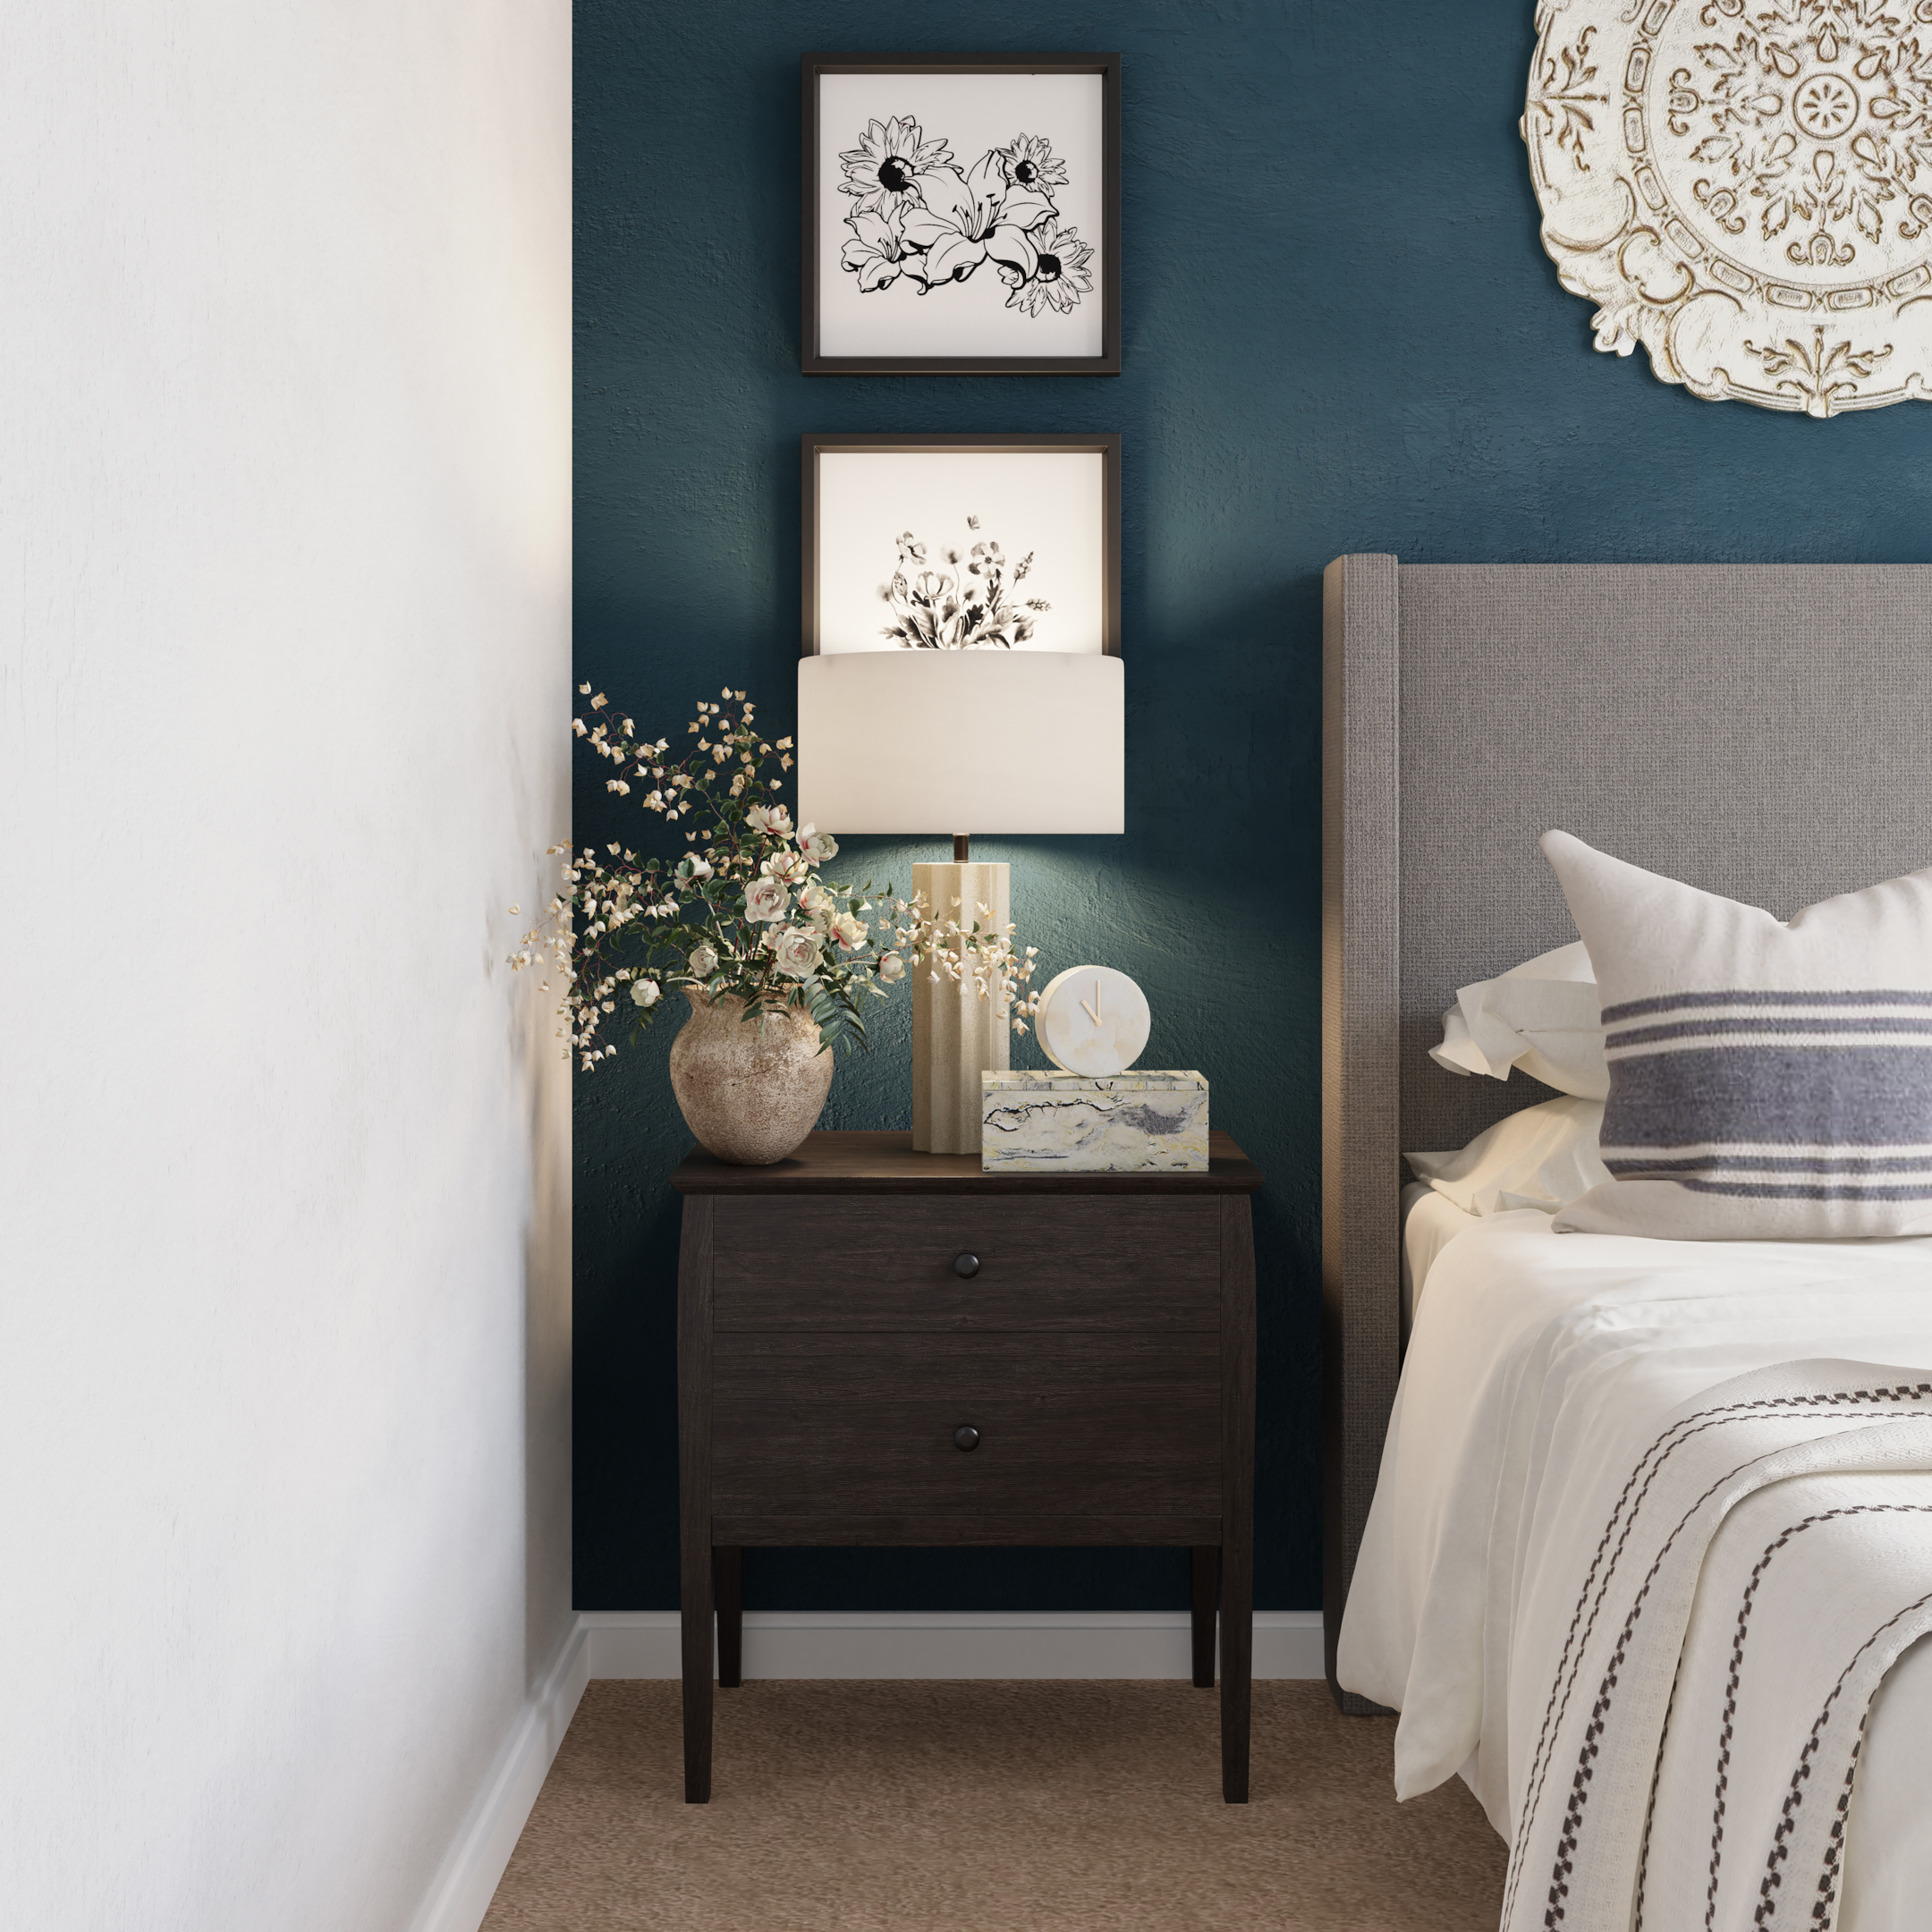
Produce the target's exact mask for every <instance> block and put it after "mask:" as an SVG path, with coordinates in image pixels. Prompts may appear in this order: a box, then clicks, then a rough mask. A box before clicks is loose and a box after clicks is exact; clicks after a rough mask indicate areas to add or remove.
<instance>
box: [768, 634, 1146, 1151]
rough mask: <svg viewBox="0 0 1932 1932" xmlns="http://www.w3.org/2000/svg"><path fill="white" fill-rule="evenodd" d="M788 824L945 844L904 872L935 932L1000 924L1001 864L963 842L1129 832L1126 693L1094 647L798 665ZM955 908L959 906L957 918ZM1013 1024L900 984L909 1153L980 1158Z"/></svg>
mask: <svg viewBox="0 0 1932 1932" xmlns="http://www.w3.org/2000/svg"><path fill="white" fill-rule="evenodd" d="M798 699H799V702H798V758H799V776H798V796H799V822H800V824H801V825H803V824H807V823H810V824H813V825H817V826H820V827H821V828H822V829H824V830H826V831H827V832H830V833H833V834H834V835H841V836H843V835H844V834H846V833H902V834H903V833H911V834H915V835H928V834H930V835H945V834H947V833H950V834H951V835H953V859H952V861H951V863H934V864H929V865H919V864H915V865H914V867H913V868H912V884H913V889H914V890H915V891H916V892H923V893H924V894H926V897H927V901H928V904H929V905H930V906H931V907H932V909H933V913H934V916H935V917H936V919H939V920H940V921H941V922H942V923H944V921H945V920H946V919H958V920H959V922H960V923H961V925H962V926H970V924H971V923H972V919H973V917H974V912H975V909H976V908H977V907H979V906H982V905H984V906H987V907H990V908H991V913H992V918H993V919H995V920H996V921H997V923H998V924H999V926H1000V927H1001V928H1004V926H1005V925H1006V923H1007V921H1008V919H1010V917H1011V914H1010V912H1009V910H1008V908H1009V905H1010V902H1011V897H1012V894H1011V890H1010V884H1009V869H1008V868H1007V867H1006V866H1004V865H988V864H976V863H974V862H973V860H972V859H971V856H970V850H969V845H968V841H969V839H970V835H972V834H973V833H975V832H981V833H987V832H1003V833H1004V832H1020V833H1048V832H1113V833H1118V832H1122V831H1124V830H1125V829H1126V819H1125V814H1126V775H1125V750H1124V744H1125V720H1126V683H1125V679H1124V676H1123V671H1122V666H1121V660H1120V658H1119V657H1114V656H1108V655H1103V654H1101V653H1099V652H1097V651H1095V652H1086V653H1080V654H1063V653H1058V652H1052V651H1040V650H1015V651H994V650H884V651H881V650H863V651H847V652H834V653H830V654H828V655H825V656H815V657H801V659H800V660H799V684H798ZM955 903H956V905H957V908H958V910H957V911H954V906H955ZM1012 1038H1013V1036H1012V1031H1011V1027H1010V1021H1009V1016H1008V1014H1007V1013H1006V1012H1005V1011H1004V1009H1000V1008H998V1007H997V1006H996V1003H995V1002H994V1001H993V1000H991V999H984V1000H982V999H981V998H980V997H979V995H978V994H977V993H976V992H975V991H974V989H973V986H972V983H971V981H970V979H968V980H965V981H963V982H958V983H955V982H954V981H953V980H951V979H946V978H945V976H944V975H942V976H941V977H940V979H939V982H938V984H937V985H935V984H934V983H933V979H932V975H931V973H930V971H929V970H918V971H916V972H915V973H914V974H913V976H912V1145H913V1146H914V1147H915V1148H918V1149H919V1151H920V1152H921V1153H930V1154H976V1153H978V1152H979V1140H980V1111H981V1110H980V1089H979V1076H980V1074H981V1073H982V1072H1005V1071H1006V1070H1007V1068H1008V1066H1009V1064H1010V1059H1009V1055H1010V1048H1011V1041H1012Z"/></svg>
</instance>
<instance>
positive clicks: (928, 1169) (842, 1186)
mask: <svg viewBox="0 0 1932 1932" xmlns="http://www.w3.org/2000/svg"><path fill="white" fill-rule="evenodd" d="M671 1184H672V1186H674V1188H676V1189H677V1190H678V1191H679V1192H681V1193H684V1194H718V1195H727V1194H783V1195H789V1196H797V1195H801V1194H974V1195H989V1196H990V1195H998V1194H1052V1195H1067V1194H1106V1195H1122V1194H1162V1195H1167V1194H1183V1195H1184V1194H1252V1193H1253V1192H1254V1191H1255V1190H1256V1189H1257V1188H1258V1187H1259V1186H1260V1185H1261V1170H1260V1169H1259V1168H1258V1167H1257V1166H1256V1165H1254V1163H1253V1162H1252V1161H1250V1159H1249V1158H1248V1157H1247V1156H1246V1155H1245V1154H1243V1153H1242V1152H1241V1149H1240V1148H1238V1147H1236V1146H1235V1144H1234V1142H1233V1139H1232V1138H1231V1137H1230V1136H1229V1135H1227V1134H1224V1133H1220V1132H1215V1133H1210V1134H1209V1135H1208V1172H1207V1173H1206V1174H986V1173H983V1172H982V1171H981V1170H980V1166H979V1156H978V1155H977V1154H915V1153H914V1152H913V1151H912V1136H911V1134H909V1133H815V1134H813V1135H811V1136H810V1137H809V1139H808V1140H806V1142H805V1145H804V1146H803V1147H801V1148H800V1149H799V1150H798V1152H797V1153H796V1154H794V1155H792V1157H791V1158H790V1159H789V1160H782V1161H777V1162H775V1163H774V1164H773V1165H771V1166H769V1167H733V1166H732V1165H729V1164H728V1163H727V1162H724V1161H721V1160H716V1159H714V1158H713V1157H711V1156H710V1155H708V1154H707V1153H705V1152H704V1150H703V1149H702V1148H693V1149H692V1150H691V1153H689V1154H688V1155H686V1156H685V1157H684V1159H683V1160H682V1162H681V1163H680V1164H679V1165H678V1167H677V1169H676V1171H675V1172H674V1174H672V1176H671Z"/></svg>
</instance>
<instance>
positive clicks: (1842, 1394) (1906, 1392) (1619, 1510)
mask: <svg viewBox="0 0 1932 1932" xmlns="http://www.w3.org/2000/svg"><path fill="white" fill-rule="evenodd" d="M1928 1397H1932V1382H1919V1383H1911V1384H1905V1383H1901V1384H1899V1385H1896V1386H1895V1387H1888V1388H1875V1389H1826V1390H1818V1391H1817V1392H1815V1393H1813V1394H1809V1395H1767V1396H1759V1397H1756V1398H1754V1399H1753V1400H1751V1401H1749V1402H1728V1403H1725V1404H1723V1405H1721V1406H1719V1407H1717V1408H1714V1409H1700V1410H1697V1411H1693V1412H1692V1413H1691V1414H1690V1415H1688V1416H1685V1417H1683V1418H1682V1419H1680V1420H1678V1421H1676V1422H1674V1423H1673V1424H1672V1425H1671V1426H1670V1428H1667V1429H1665V1431H1664V1432H1663V1434H1662V1435H1660V1436H1657V1439H1656V1440H1655V1441H1654V1442H1652V1443H1651V1445H1650V1446H1649V1447H1648V1449H1646V1450H1645V1451H1644V1453H1643V1454H1642V1455H1641V1456H1640V1457H1639V1458H1638V1461H1637V1465H1636V1467H1635V1468H1634V1469H1633V1470H1631V1475H1630V1479H1629V1480H1628V1481H1627V1482H1626V1483H1625V1484H1624V1485H1623V1492H1622V1494H1621V1495H1620V1496H1618V1498H1617V1503H1616V1507H1615V1508H1614V1510H1613V1511H1612V1512H1611V1514H1610V1521H1609V1522H1608V1523H1607V1524H1606V1526H1605V1529H1604V1533H1603V1535H1602V1537H1601V1538H1599V1539H1598V1541H1597V1552H1596V1555H1594V1556H1593V1557H1592V1558H1591V1559H1590V1567H1589V1574H1588V1575H1587V1576H1586V1577H1585V1578H1584V1580H1583V1588H1582V1590H1581V1593H1580V1596H1579V1597H1578V1599H1577V1607H1576V1610H1575V1613H1574V1614H1572V1617H1571V1619H1570V1629H1569V1631H1568V1633H1567V1634H1566V1636H1565V1637H1564V1640H1563V1655H1562V1657H1559V1658H1558V1660H1557V1664H1556V1675H1555V1682H1554V1683H1553V1684H1552V1685H1551V1688H1550V1695H1549V1699H1548V1701H1547V1702H1546V1704H1545V1706H1544V1708H1543V1723H1542V1726H1541V1729H1540V1730H1539V1732H1538V1737H1537V1748H1536V1751H1535V1753H1534V1755H1533V1757H1532V1758H1531V1762H1530V1772H1529V1775H1528V1777H1527V1778H1526V1780H1525V1784H1526V1788H1525V1791H1524V1794H1523V1809H1522V1816H1521V1819H1520V1820H1519V1822H1518V1826H1517V1829H1516V1834H1515V1838H1514V1842H1513V1844H1512V1846H1511V1848H1510V1867H1509V1878H1508V1885H1507V1889H1506V1892H1505V1895H1504V1902H1503V1921H1504V1924H1505V1925H1506V1924H1507V1923H1508V1922H1509V1919H1510V1915H1511V1913H1512V1911H1513V1910H1514V1907H1515V1902H1516V1893H1517V1888H1518V1885H1519V1884H1520V1883H1521V1877H1522V1870H1523V1862H1522V1861H1523V1856H1524V1852H1525V1848H1526V1847H1527V1845H1528V1843H1529V1839H1530V1828H1531V1826H1533V1825H1534V1823H1535V1821H1536V1817H1537V1813H1538V1810H1539V1809H1541V1805H1542V1797H1543V1786H1544V1781H1545V1778H1546V1775H1547V1773H1548V1770H1549V1766H1550V1762H1551V1758H1550V1753H1551V1751H1552V1750H1554V1747H1555V1737H1556V1733H1557V1732H1558V1731H1559V1730H1560V1729H1561V1728H1562V1725H1563V1719H1564V1717H1565V1716H1567V1715H1568V1713H1569V1709H1570V1694H1571V1692H1572V1690H1573V1689H1574V1688H1575V1684H1576V1671H1577V1666H1578V1665H1580V1664H1581V1662H1582V1651H1583V1648H1584V1646H1586V1645H1588V1643H1589V1639H1590V1636H1591V1634H1592V1632H1594V1631H1595V1630H1596V1628H1597V1613H1598V1611H1600V1610H1601V1608H1602V1607H1603V1601H1604V1598H1605V1597H1606V1595H1607V1594H1608V1591H1609V1589H1610V1582H1611V1579H1612V1576H1613V1575H1614V1572H1615V1569H1616V1565H1617V1563H1618V1561H1619V1559H1620V1558H1621V1557H1622V1555H1623V1549H1624V1546H1625V1545H1626V1544H1627V1543H1628V1542H1629V1540H1630V1534H1631V1525H1632V1524H1633V1523H1634V1522H1635V1521H1636V1516H1637V1512H1638V1510H1639V1509H1640V1508H1641V1507H1642V1505H1643V1502H1644V1498H1645V1497H1646V1496H1648V1494H1649V1491H1650V1486H1651V1484H1652V1483H1653V1482H1654V1481H1655V1480H1656V1479H1657V1475H1658V1473H1659V1472H1660V1471H1661V1470H1662V1469H1663V1467H1664V1463H1665V1461H1666V1460H1667V1459H1668V1458H1669V1457H1670V1456H1672V1455H1674V1453H1676V1452H1677V1450H1679V1449H1680V1448H1682V1446H1683V1445H1684V1444H1685V1443H1687V1442H1689V1441H1691V1439H1692V1437H1694V1436H1701V1435H1702V1434H1703V1433H1704V1432H1705V1431H1706V1430H1707V1429H1711V1428H1722V1427H1724V1425H1725V1424H1727V1423H1731V1422H1737V1421H1744V1420H1747V1419H1751V1418H1755V1417H1758V1416H1764V1415H1767V1414H1770V1413H1773V1412H1774V1411H1778V1410H1785V1409H1829V1408H1843V1407H1847V1406H1851V1405H1854V1404H1866V1403H1877V1402H1924V1401H1926V1400H1927V1398H1928ZM1647 1465H1648V1468H1649V1472H1648V1475H1646V1474H1645V1470H1646V1467H1647ZM1748 1467H1749V1464H1748V1463H1740V1464H1739V1465H1738V1470H1733V1471H1732V1472H1731V1475H1732V1476H1734V1475H1736V1474H1737V1473H1738V1472H1739V1470H1742V1469H1745V1468H1748ZM1640 1479H1641V1483H1640ZM1730 1479H1731V1477H1730V1476H1727V1477H1725V1478H1724V1479H1723V1480H1722V1481H1720V1482H1719V1483H1718V1484H1717V1485H1716V1487H1718V1488H1721V1487H1723V1486H1724V1482H1728V1481H1729V1480H1730ZM1632 1490H1635V1491H1636V1492H1637V1493H1636V1496H1635V1498H1634V1500H1632V1497H1631V1491H1632ZM1626 1504H1628V1505H1629V1510H1630V1513H1629V1516H1628V1518H1627V1519H1625V1517H1624V1510H1625V1506H1626ZM1699 1506H1701V1499H1700V1504H1699ZM1695 1513H1696V1508H1695V1507H1693V1509H1692V1510H1691V1514H1692V1515H1694V1514H1695ZM1620 1520H1621V1521H1623V1534H1622V1535H1621V1536H1618V1535H1617V1525H1618V1522H1619V1521H1620ZM1684 1520H1685V1521H1689V1516H1687V1517H1686V1518H1685V1519H1684ZM1682 1527H1683V1525H1682V1523H1680V1524H1679V1525H1678V1530H1682ZM1671 1535H1672V1538H1673V1539H1674V1538H1675V1537H1676V1535H1677V1530H1673V1531H1672V1532H1671ZM1613 1537H1615V1538H1616V1545H1615V1548H1614V1550H1613V1549H1612V1548H1611V1539H1612V1538H1613ZM1668 1548H1669V1545H1668V1544H1666V1545H1665V1551H1667V1550H1668ZM1664 1554H1665V1552H1664V1551H1660V1552H1659V1553H1658V1559H1657V1560H1658V1562H1661V1561H1662V1560H1663V1555H1664ZM1606 1556H1607V1557H1608V1558H1609V1563H1608V1567H1607V1568H1606V1567H1605V1558H1606ZM1598 1572H1602V1582H1601V1583H1600V1584H1597V1576H1598ZM1655 1572H1656V1565H1655V1564H1653V1565H1652V1574H1653V1575H1654V1574H1655ZM1592 1585H1597V1589H1596V1596H1595V1600H1594V1602H1593V1601H1592V1600H1591V1587H1592ZM1648 1589H1649V1578H1648V1577H1647V1578H1646V1579H1645V1582H1644V1588H1643V1590H1641V1591H1640V1593H1639V1596H1638V1609H1639V1610H1640V1609H1641V1606H1642V1601H1643V1597H1644V1595H1645V1594H1646V1593H1648ZM1586 1608H1587V1609H1588V1611H1589V1617H1588V1621H1587V1622H1586V1621H1585V1610H1586ZM1635 1614H1637V1613H1635V1612H1633V1613H1632V1625H1633V1624H1634V1619H1635ZM1579 1625H1581V1626H1582V1633H1581V1640H1580V1641H1579V1637H1578V1626H1579ZM1630 1627H1631V1626H1626V1630H1625V1632H1624V1638H1625V1640H1627V1638H1628V1634H1629V1629H1630ZM1619 1654H1620V1655H1621V1651H1620V1653H1619ZM1572 1657H1573V1658H1574V1662H1572ZM1607 1687H1608V1686H1607V1682H1606V1690H1607ZM1604 1708H1607V1702H1606V1699H1604V1698H1602V1697H1600V1698H1599V1711H1600V1710H1601V1709H1604ZM1600 1729H1601V1726H1600V1724H1596V1723H1595V1722H1594V1720H1593V1725H1592V1733H1591V1737H1590V1738H1587V1739H1586V1741H1585V1745H1584V1752H1583V1761H1582V1765H1581V1766H1580V1767H1579V1770H1578V1772H1577V1775H1576V1778H1575V1779H1573V1780H1572V1792H1571V1809H1572V1811H1573V1812H1574V1813H1575V1814H1576V1815H1577V1822H1578V1823H1579V1825H1580V1815H1581V1801H1580V1799H1579V1798H1578V1795H1577V1789H1576V1787H1577V1785H1578V1784H1585V1783H1587V1779H1588V1772H1587V1767H1588V1765H1589V1760H1590V1759H1591V1758H1594V1757H1595V1756H1596V1745H1595V1743H1594V1741H1593V1739H1594V1735H1595V1733H1596V1732H1597V1731H1598V1730H1600ZM1569 1825H1570V1820H1569V1818H1567V1817H1566V1819H1565V1837H1564V1841H1563V1848H1562V1849H1560V1850H1559V1852H1558V1857H1557V1863H1556V1869H1555V1873H1554V1874H1553V1876H1552V1879H1551V1885H1550V1894H1549V1903H1548V1908H1547V1910H1546V1912H1545V1914H1544V1924H1545V1925H1546V1927H1555V1926H1557V1925H1559V1924H1561V1923H1562V1921H1563V1916H1564V1913H1563V1903H1562V1900H1563V1894H1565V1893H1566V1892H1567V1890H1568V1886H1567V1885H1565V1884H1564V1883H1563V1875H1564V1869H1565V1867H1566V1866H1567V1864H1568V1862H1569V1853H1570V1852H1571V1851H1572V1850H1573V1849H1574V1843H1575V1839H1574V1835H1573V1834H1572V1832H1571V1831H1570V1829H1569Z"/></svg>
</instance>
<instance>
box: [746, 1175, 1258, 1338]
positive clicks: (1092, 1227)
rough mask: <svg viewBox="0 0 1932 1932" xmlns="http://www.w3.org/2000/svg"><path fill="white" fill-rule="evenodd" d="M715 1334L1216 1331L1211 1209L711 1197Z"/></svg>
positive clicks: (1091, 1198) (1216, 1261) (1202, 1204)
mask: <svg viewBox="0 0 1932 1932" xmlns="http://www.w3.org/2000/svg"><path fill="white" fill-rule="evenodd" d="M715 1216H716V1218H715V1220H714V1222H713V1226H712V1234H711V1242H712V1270H713V1272H712V1323H713V1326H715V1327H716V1330H717V1331H718V1333H719V1334H721V1335H722V1334H725V1333H728V1332H731V1331H734V1330H740V1331H751V1332H758V1331H765V1332H779V1331H792V1332H797V1331H807V1332H818V1333H825V1334H836V1333H839V1332H842V1331H845V1332H852V1331H862V1330H878V1329H885V1330H895V1331H906V1332H913V1331H919V1330H926V1331H931V1330H974V1331H984V1332H991V1331H998V1330H1023V1329H1033V1330H1068V1329H1114V1330H1134V1331H1148V1330H1157V1331H1165V1332H1168V1333H1172V1332H1175V1331H1182V1330H1202V1331H1212V1330H1216V1329H1218V1327H1219V1326H1220V1322H1221V1216H1222V1204H1221V1202H1220V1201H1218V1200H1215V1199H1207V1200H1175V1199H1164V1198H1158V1197H1156V1198H1148V1197H1142V1198H1140V1199H1126V1200H1122V1199H1107V1198H1106V1197H1105V1196H1100V1195H1073V1196H1072V1197H1069V1198H1066V1199H1060V1200H1051V1201H1049V1200H1038V1199H1033V1200H1028V1199H1010V1198H996V1199H962V1198H961V1197H959V1196H956V1195H939V1196H936V1197H928V1198H926V1199H900V1200H894V1201H893V1202H892V1203H891V1204H890V1205H889V1206H881V1207H880V1208H877V1209H876V1210H875V1209H870V1208H868V1206H867V1204H866V1203H865V1202H863V1201H856V1200H852V1199H826V1198H813V1197H809V1196H808V1197H807V1198H805V1199H801V1200H779V1199H774V1198H773V1197H772V1196H770V1195H751V1196H747V1197H744V1198H742V1199H724V1200H720V1201H719V1202H718V1203H717V1205H716V1210H715Z"/></svg>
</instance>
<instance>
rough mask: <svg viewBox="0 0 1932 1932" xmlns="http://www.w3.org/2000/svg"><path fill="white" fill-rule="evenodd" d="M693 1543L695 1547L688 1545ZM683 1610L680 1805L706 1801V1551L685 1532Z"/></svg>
mask: <svg viewBox="0 0 1932 1932" xmlns="http://www.w3.org/2000/svg"><path fill="white" fill-rule="evenodd" d="M694 1544H696V1547H695V1548H694V1547H693V1545H694ZM683 1583H684V1589H683V1598H684V1600H683V1604H682V1618H681V1623H682V1636H683V1640H684V1642H683V1648H684V1659H683V1661H684V1802H685V1803H686V1804H709V1803H710V1802H711V1549H710V1538H705V1539H704V1540H703V1541H702V1542H701V1543H699V1542H698V1539H697V1538H693V1537H692V1536H691V1534H690V1532H689V1531H688V1530H687V1532H686V1535H685V1545H684V1578H683Z"/></svg>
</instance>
